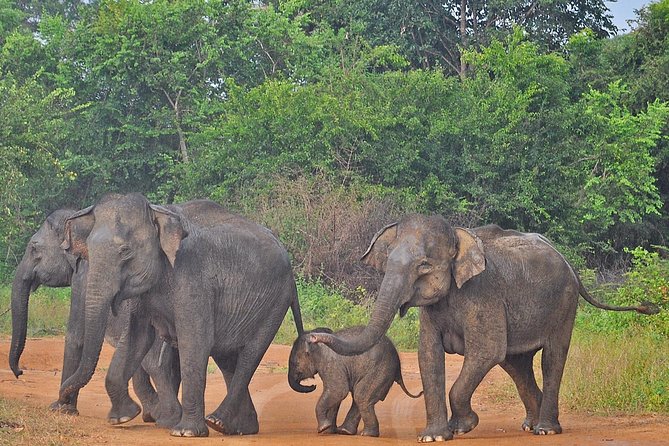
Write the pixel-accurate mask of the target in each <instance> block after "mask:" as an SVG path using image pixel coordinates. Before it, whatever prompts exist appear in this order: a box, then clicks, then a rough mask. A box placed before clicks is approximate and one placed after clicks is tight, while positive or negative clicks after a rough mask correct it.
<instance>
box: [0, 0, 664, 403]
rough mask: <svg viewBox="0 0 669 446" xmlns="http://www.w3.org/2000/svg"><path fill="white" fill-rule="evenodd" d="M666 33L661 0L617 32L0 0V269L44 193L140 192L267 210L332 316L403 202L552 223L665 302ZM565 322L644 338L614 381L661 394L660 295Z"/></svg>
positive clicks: (605, 25) (293, 8) (309, 296)
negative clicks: (642, 314)
mask: <svg viewBox="0 0 669 446" xmlns="http://www.w3.org/2000/svg"><path fill="white" fill-rule="evenodd" d="M668 31H669V0H662V1H657V2H652V3H650V5H649V6H648V7H646V8H644V9H642V10H641V11H638V14H637V19H636V21H635V23H634V26H633V31H632V32H630V33H627V34H623V35H616V28H615V26H614V25H613V23H612V21H611V16H610V15H609V13H608V10H607V9H606V7H605V5H604V2H603V1H602V0H544V1H529V0H457V1H456V0H441V1H431V0H427V1H423V2H405V1H399V0H387V1H379V0H332V1H322V0H278V1H267V2H264V1H245V0H232V1H220V0H182V1H176V2H175V1H166V0H155V1H138V0H116V1H108V0H102V1H75V0H73V1H66V2H62V1H58V0H44V1H39V0H20V1H11V0H0V181H1V183H2V184H1V185H0V283H5V284H9V283H10V282H11V279H12V276H13V271H14V268H15V266H16V264H17V263H18V261H19V260H20V258H21V257H22V255H23V250H24V248H25V246H26V242H27V239H28V238H29V237H30V235H31V234H32V233H33V232H34V231H35V230H36V228H37V227H38V226H39V224H41V222H42V221H43V220H44V219H45V217H46V216H47V215H48V214H49V213H50V212H51V211H53V210H55V209H57V208H61V207H71V208H73V209H80V208H83V207H85V206H88V205H90V204H93V203H95V201H96V200H97V199H99V198H100V197H101V196H102V195H104V194H105V193H108V192H121V193H125V192H141V193H143V194H144V195H146V196H147V197H148V198H149V200H151V201H152V202H155V203H172V202H181V201H185V200H189V199H194V198H210V199H213V200H215V201H217V202H219V203H221V204H223V205H225V206H226V207H228V208H230V209H231V210H234V211H238V212H240V213H243V214H245V215H247V216H248V217H250V218H251V219H253V220H256V221H259V222H261V223H263V224H265V225H267V226H268V227H270V228H271V229H272V230H273V231H274V232H275V233H276V234H278V236H279V237H280V238H281V240H282V241H283V242H284V244H285V245H286V247H287V248H288V250H289V252H290V253H291V255H292V260H293V266H294V269H295V272H296V275H297V277H298V281H299V282H300V291H301V293H300V297H301V299H302V302H303V307H304V308H305V310H306V312H307V313H308V317H312V319H311V321H312V322H313V323H327V324H328V325H331V326H333V328H338V327H337V326H335V325H337V324H340V325H346V324H348V323H353V322H357V321H358V320H357V319H356V320H352V319H350V318H351V317H353V316H351V315H352V314H357V313H355V311H353V310H351V308H361V310H360V311H361V312H362V313H361V314H363V316H361V319H362V320H363V323H364V312H365V308H368V306H369V302H370V301H372V300H373V298H374V293H375V291H376V287H377V286H378V284H379V283H380V278H379V276H378V274H377V273H375V272H373V271H370V270H369V269H366V268H365V267H364V266H363V265H361V264H360V262H358V258H359V256H360V255H361V254H362V252H364V250H365V249H366V247H367V244H368V243H369V241H370V239H371V237H372V235H373V234H374V233H375V232H376V231H377V230H378V229H379V228H381V227H382V226H384V225H385V224H387V223H389V222H391V221H393V220H394V219H395V218H397V217H399V216H401V215H403V214H405V213H408V212H421V213H436V214H441V215H444V216H445V217H446V218H447V219H448V220H449V221H450V222H451V223H453V224H456V225H461V226H470V227H471V226H478V225H483V224H488V223H496V224H499V225H500V226H503V227H505V228H513V229H518V230H521V231H530V232H540V233H543V234H545V235H547V236H548V237H549V238H551V239H552V240H553V241H554V242H555V244H556V245H557V246H558V248H559V249H560V250H561V251H562V252H563V253H564V254H565V255H566V256H567V257H568V258H569V259H570V260H571V261H572V262H573V263H574V264H575V265H576V266H577V267H578V269H579V270H580V271H581V274H582V275H583V276H584V278H585V279H586V281H587V283H588V287H589V288H590V289H592V290H593V291H594V292H595V293H596V294H597V295H598V297H599V298H601V299H603V300H607V301H613V302H615V303H621V304H622V303H632V302H637V301H639V300H651V301H653V302H655V303H657V304H658V305H660V307H662V308H663V309H664V310H667V309H669V260H667V257H668V256H669V252H668V251H667V248H666V246H667V237H668V236H669V219H668V218H667V217H668V214H669V202H668V200H669V33H668ZM5 289H6V287H5ZM333 295H336V296H339V297H340V298H338V299H335V301H336V303H335V304H333V305H335V307H336V308H337V309H336V311H335V310H332V309H331V308H326V305H327V302H329V300H328V299H330V297H332V296H333ZM55 296H56V297H48V298H50V299H61V298H62V296H64V295H63V294H56V295H55ZM59 296H61V297H59ZM62 299H65V300H66V297H65V298H62ZM2 302H3V303H2V305H3V307H4V306H5V302H6V300H3V301H2ZM349 305H352V307H349ZM0 310H2V308H0ZM356 311H357V310H356ZM319 312H320V313H319ZM317 314H321V316H323V317H325V316H326V315H334V316H335V317H333V318H332V320H328V321H325V322H323V320H322V319H318V320H317V319H314V318H315V317H316V316H314V315H317ZM344 315H346V316H344ZM3 317H4V318H7V316H6V315H3ZM407 319H408V322H406V324H407V327H408V328H406V330H404V329H398V330H399V332H395V335H394V339H395V340H396V342H398V343H399V344H400V345H401V346H403V347H405V348H411V347H412V345H415V339H416V335H415V327H416V325H417V322H416V315H415V312H411V313H410V314H409V315H408V316H407ZM0 323H5V322H3V321H0ZM579 330H580V331H579ZM579 333H580V334H579ZM596 333H604V334H603V335H602V337H600V338H596V337H593V336H595V335H594V334H596ZM612 333H615V336H614V337H612ZM640 333H641V334H640ZM576 337H577V340H578V339H579V337H580V338H582V339H583V342H582V343H580V344H578V343H577V345H580V346H581V347H582V348H586V347H584V346H587V345H590V344H588V342H591V341H592V339H599V340H600V341H602V342H604V341H603V340H604V339H605V340H606V342H609V343H610V345H609V344H606V346H607V347H606V348H607V349H611V348H613V349H615V348H618V349H625V348H627V349H630V348H631V349H632V350H635V351H637V352H642V351H643V348H642V347H644V346H645V347H647V348H648V349H652V350H653V351H654V352H655V353H656V354H655V355H651V357H650V358H649V359H648V358H645V357H644V358H639V357H636V358H630V364H637V363H638V365H635V366H634V367H637V366H638V368H639V370H651V371H650V372H646V371H644V372H643V373H645V375H643V377H642V378H641V379H643V380H645V384H644V386H646V387H647V392H646V393H645V394H644V396H636V397H630V396H619V399H620V400H621V401H622V402H623V404H628V403H629V401H632V403H634V404H638V405H640V410H651V411H666V412H669V390H668V389H669V364H668V363H667V361H669V359H667V358H669V353H668V352H667V349H669V347H668V346H667V345H668V344H669V343H667V342H666V341H667V338H668V337H669V316H667V312H666V311H664V312H663V313H661V314H660V315H659V316H656V317H653V318H644V319H643V320H640V319H639V318H638V317H637V318H635V317H634V316H633V315H632V316H630V315H617V314H616V315H611V314H610V313H604V312H602V311H600V310H597V311H593V310H591V309H588V308H583V309H582V310H581V311H580V312H579V322H578V326H577V336H576ZM621 339H628V340H629V343H628V344H625V342H623V341H621ZM586 340H590V341H587V342H586ZM412 342H413V343H414V344H412ZM644 342H647V344H644ZM632 345H633V346H634V347H633V348H632V347H631V346H632ZM662 348H664V350H662ZM588 355H589V356H590V357H592V356H593V353H592V352H590V353H587V354H585V356H588ZM646 356H648V355H646ZM586 360H588V359H587V358H584V359H582V361H586ZM600 360H601V358H599V359H596V360H595V361H600ZM579 361H581V360H579ZM616 361H617V365H618V367H620V364H621V362H620V361H621V359H620V358H617V359H616ZM644 361H651V362H652V364H649V363H648V362H644ZM653 361H654V362H653ZM584 364H585V363H584ZM596 366H598V365H597V364H593V365H592V366H591V367H596ZM603 367H606V366H605V365H604V366H603ZM584 370H585V372H584V373H590V372H592V368H590V369H588V368H587V367H586V368H585V369H584ZM621 373H623V374H626V375H635V374H636V375H638V374H639V373H641V372H639V371H638V370H628V371H625V372H621ZM649 373H650V374H651V375H652V376H649ZM585 384H586V383H585V382H584V389H580V390H578V391H575V392H574V393H575V394H578V393H579V392H580V393H583V392H585V391H587V390H588V389H589V387H588V386H586V385H585ZM607 385H608V386H609V387H610V386H611V384H607ZM635 386H636V387H635V388H637V387H638V386H637V385H636V384H635ZM604 387H606V385H605V386H604ZM622 387H623V388H624V387H628V388H630V387H631V386H630V385H629V384H625V383H623V384H622ZM627 390H629V391H631V390H633V389H631V388H630V389H627ZM626 401H627V403H625V402H626ZM635 402H636V403H635ZM606 404H609V406H607V405H606ZM628 406H629V404H628ZM628 406H625V407H628ZM603 407H610V401H609V403H604V405H603ZM617 407H620V406H617ZM637 409H639V407H637Z"/></svg>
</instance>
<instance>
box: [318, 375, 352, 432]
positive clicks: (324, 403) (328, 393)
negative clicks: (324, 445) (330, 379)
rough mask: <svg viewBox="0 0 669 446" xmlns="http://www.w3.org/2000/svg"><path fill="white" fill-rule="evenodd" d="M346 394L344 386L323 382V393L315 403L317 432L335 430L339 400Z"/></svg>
mask: <svg viewBox="0 0 669 446" xmlns="http://www.w3.org/2000/svg"><path fill="white" fill-rule="evenodd" d="M347 395H348V388H346V387H332V386H329V387H328V386H326V385H325V384H324V388H323V394H322V395H321V397H320V398H319V399H318V402H317V403H316V421H317V422H318V433H319V434H334V433H335V432H337V414H338V413H339V406H340V405H341V402H342V401H343V400H344V398H346V396H347Z"/></svg>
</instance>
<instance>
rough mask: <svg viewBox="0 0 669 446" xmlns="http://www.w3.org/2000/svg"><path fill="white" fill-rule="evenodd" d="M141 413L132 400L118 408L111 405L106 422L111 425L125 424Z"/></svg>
mask: <svg viewBox="0 0 669 446" xmlns="http://www.w3.org/2000/svg"><path fill="white" fill-rule="evenodd" d="M141 412H142V409H140V407H139V405H138V404H137V403H135V402H134V401H133V400H128V402H127V403H126V404H123V405H120V407H119V406H114V405H112V408H111V410H110V411H109V415H107V421H108V422H109V424H111V425H117V424H123V423H127V422H128V421H130V420H133V419H134V418H135V417H136V416H137V415H139V414H140V413H141Z"/></svg>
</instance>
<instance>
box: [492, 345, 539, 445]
mask: <svg viewBox="0 0 669 446" xmlns="http://www.w3.org/2000/svg"><path fill="white" fill-rule="evenodd" d="M535 353H536V352H531V353H525V354H521V355H509V356H507V357H506V359H504V361H503V362H502V363H500V366H501V367H502V368H503V369H504V370H505V371H506V373H508V374H509V376H510V377H511V379H513V382H514V383H515V385H516V388H517V389H518V394H519V395H520V399H521V400H522V402H523V405H524V406H525V412H526V416H525V421H523V425H522V429H523V430H524V431H525V432H532V431H533V430H534V426H535V425H536V424H537V423H538V421H539V410H540V408H541V399H542V393H541V390H540V389H539V386H537V381H536V379H535V377H534V370H533V367H532V360H533V359H534V355H535Z"/></svg>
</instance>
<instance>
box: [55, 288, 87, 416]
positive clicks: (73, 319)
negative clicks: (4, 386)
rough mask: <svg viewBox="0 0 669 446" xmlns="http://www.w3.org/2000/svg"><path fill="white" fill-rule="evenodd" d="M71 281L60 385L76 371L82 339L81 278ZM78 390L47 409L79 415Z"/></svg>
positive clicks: (82, 307) (82, 303)
mask: <svg viewBox="0 0 669 446" xmlns="http://www.w3.org/2000/svg"><path fill="white" fill-rule="evenodd" d="M73 279H75V280H73V282H72V301H71V302H70V316H69V319H68V322H67V332H66V334H65V351H64V353H63V372H62V375H61V381H60V384H61V386H62V385H63V383H64V382H65V381H67V379H68V378H69V377H70V376H72V375H73V374H74V372H76V371H77V368H78V367H79V362H80V361H81V352H82V350H83V347H84V345H83V339H84V336H83V335H84V296H83V295H82V292H81V289H82V285H81V284H80V283H79V282H81V279H80V278H79V277H78V276H77V277H74V278H73ZM78 398H79V390H77V391H75V392H73V393H71V394H70V395H69V396H67V397H66V398H65V399H63V400H61V399H60V398H59V399H57V400H56V401H54V402H53V403H51V405H50V406H49V409H51V410H53V411H56V412H61V413H65V414H67V415H79V411H78V410H77V399H78Z"/></svg>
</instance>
